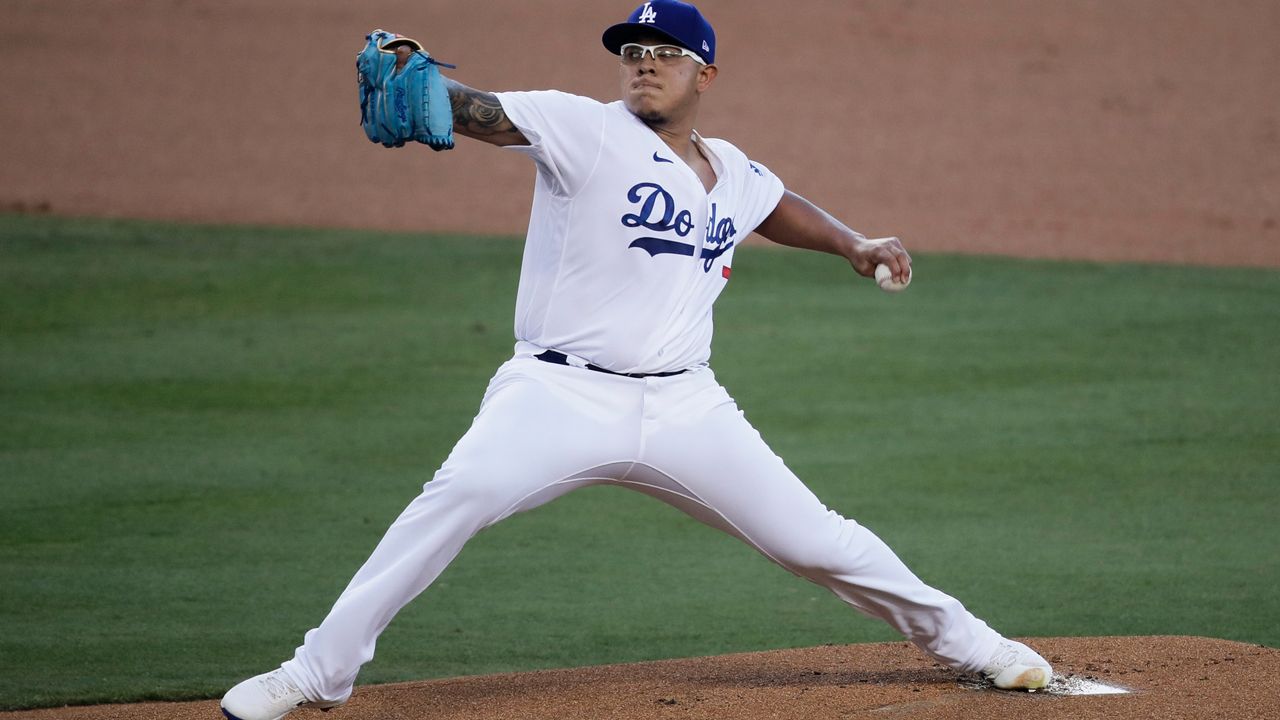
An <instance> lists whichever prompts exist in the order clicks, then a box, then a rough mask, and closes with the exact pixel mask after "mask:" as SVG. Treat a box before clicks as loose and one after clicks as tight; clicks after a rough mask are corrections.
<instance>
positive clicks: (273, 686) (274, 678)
mask: <svg viewBox="0 0 1280 720" xmlns="http://www.w3.org/2000/svg"><path fill="white" fill-rule="evenodd" d="M281 675H283V673H272V674H270V675H268V676H266V677H264V678H262V689H263V690H266V691H267V694H268V695H270V696H271V699H272V700H287V699H289V696H290V695H298V694H300V693H301V691H300V690H298V688H297V687H296V686H295V685H294V684H293V682H292V681H291V680H289V679H288V677H287V676H286V677H281Z"/></svg>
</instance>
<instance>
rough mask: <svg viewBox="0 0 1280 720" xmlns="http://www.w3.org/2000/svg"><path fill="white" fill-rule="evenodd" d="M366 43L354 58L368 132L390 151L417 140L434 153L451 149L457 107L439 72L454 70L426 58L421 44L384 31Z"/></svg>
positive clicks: (364, 124)
mask: <svg viewBox="0 0 1280 720" xmlns="http://www.w3.org/2000/svg"><path fill="white" fill-rule="evenodd" d="M366 40H367V41H368V42H367V44H366V45H365V48H364V50H362V51H361V52H360V54H359V55H357V56H356V83H357V85H359V89H360V125H361V126H363V127H364V134H365V135H366V136H368V138H369V140H370V141H372V142H376V143H382V144H383V145H385V146H386V147H401V146H403V145H404V144H405V143H406V142H409V141H410V140H413V141H416V142H420V143H424V144H426V145H429V146H430V147H431V149H432V150H448V149H450V148H452V147H453V109H452V108H451V107H450V106H449V91H448V90H447V89H446V88H445V85H444V77H443V76H442V75H441V74H440V68H441V67H447V68H453V67H455V66H453V65H449V64H448V63H442V62H440V61H438V60H436V59H435V58H433V57H431V56H430V55H428V54H427V52H426V51H425V50H423V49H422V43H420V42H418V41H417V40H414V39H412V38H407V37H403V36H401V35H397V34H395V33H391V32H387V31H385V30H374V31H373V32H371V33H369V35H368V36H367V37H366Z"/></svg>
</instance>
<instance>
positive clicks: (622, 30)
mask: <svg viewBox="0 0 1280 720" xmlns="http://www.w3.org/2000/svg"><path fill="white" fill-rule="evenodd" d="M644 34H647V35H658V36H660V37H664V38H666V39H667V41H668V42H670V43H671V44H672V45H676V46H679V47H682V48H684V49H686V50H691V51H693V52H696V53H698V54H699V55H701V54H702V51H700V50H698V49H696V48H691V47H689V46H687V45H685V44H684V43H683V42H681V41H680V38H678V37H676V36H675V35H672V34H670V33H666V32H663V31H661V30H659V29H658V28H656V27H654V26H652V25H648V24H641V23H629V22H626V23H618V24H617V25H613V26H611V27H610V28H608V29H607V30H605V31H604V35H601V36H600V41H601V42H603V43H604V49H605V50H608V51H609V52H611V53H613V54H614V55H617V54H618V53H620V52H622V46H623V45H626V44H627V43H629V42H632V41H634V40H635V39H636V37H637V36H639V35H644Z"/></svg>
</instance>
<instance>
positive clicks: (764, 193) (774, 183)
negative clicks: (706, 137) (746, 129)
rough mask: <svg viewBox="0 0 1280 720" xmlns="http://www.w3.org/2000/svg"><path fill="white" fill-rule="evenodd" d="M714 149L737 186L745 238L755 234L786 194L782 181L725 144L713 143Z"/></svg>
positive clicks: (738, 222)
mask: <svg viewBox="0 0 1280 720" xmlns="http://www.w3.org/2000/svg"><path fill="white" fill-rule="evenodd" d="M708 142H709V143H711V146H712V149H713V150H714V151H715V152H716V153H717V154H718V155H720V157H721V158H723V161H724V163H725V165H726V170H727V171H728V173H729V176H730V177H731V178H733V181H734V183H735V184H736V186H737V192H738V197H739V199H740V200H739V205H738V208H739V209H738V215H737V217H736V218H734V223H735V225H736V226H737V229H738V232H739V233H741V235H740V236H741V237H745V236H746V235H747V234H748V233H751V232H753V231H755V229H756V228H757V227H759V226H760V223H762V222H764V221H765V218H767V217H769V214H770V213H772V212H773V210H774V208H776V207H778V202H779V201H780V200H782V193H783V191H784V190H785V188H784V187H783V184H782V180H780V179H779V178H778V176H777V175H774V174H773V173H772V172H770V171H769V168H767V167H765V166H764V165H763V164H761V163H759V162H756V161H754V160H751V159H750V158H748V157H747V156H746V155H745V154H744V153H743V152H742V151H741V150H739V149H738V148H736V147H734V146H733V145H731V144H730V143H727V142H725V141H723V140H710V141H708Z"/></svg>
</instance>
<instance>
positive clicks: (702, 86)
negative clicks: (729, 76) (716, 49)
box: [698, 65, 720, 92]
mask: <svg viewBox="0 0 1280 720" xmlns="http://www.w3.org/2000/svg"><path fill="white" fill-rule="evenodd" d="M719 74H720V68H719V67H716V66H715V65H703V66H702V67H700V68H698V92H706V91H707V88H709V87H711V83H712V82H714V81H715V79H716V75H719Z"/></svg>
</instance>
